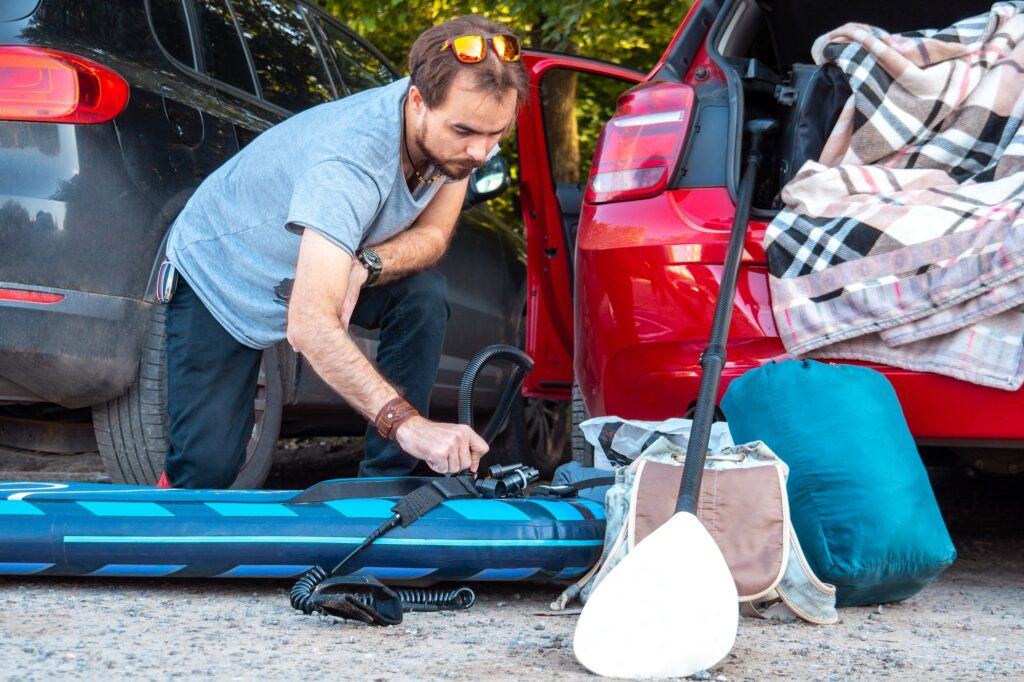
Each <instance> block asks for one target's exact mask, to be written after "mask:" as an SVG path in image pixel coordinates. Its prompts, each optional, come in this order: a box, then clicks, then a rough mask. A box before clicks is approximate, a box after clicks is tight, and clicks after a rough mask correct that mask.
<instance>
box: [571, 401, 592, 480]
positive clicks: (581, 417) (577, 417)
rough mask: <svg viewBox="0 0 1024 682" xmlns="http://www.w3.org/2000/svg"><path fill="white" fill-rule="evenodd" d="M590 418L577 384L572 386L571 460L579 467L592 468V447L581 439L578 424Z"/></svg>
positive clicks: (580, 430) (581, 434) (584, 439)
mask: <svg viewBox="0 0 1024 682" xmlns="http://www.w3.org/2000/svg"><path fill="white" fill-rule="evenodd" d="M589 418H590V415H588V414H587V406H586V405H585V404H584V402H583V393H582V392H581V391H580V387H579V384H576V383H574V384H573V385H572V460H573V461H574V462H576V463H578V464H580V465H581V466H585V467H592V466H594V446H593V445H591V444H590V443H588V442H587V439H586V438H584V437H583V430H582V429H580V424H582V423H583V422H585V421H586V420H587V419H589Z"/></svg>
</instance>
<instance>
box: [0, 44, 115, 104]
mask: <svg viewBox="0 0 1024 682" xmlns="http://www.w3.org/2000/svg"><path fill="white" fill-rule="evenodd" d="M127 103H128V83H127V82H125V80H124V79H123V78H121V76H119V75H118V74H117V73H115V72H114V71H113V70H111V69H109V68H107V67H105V66H102V65H100V64H97V63H96V62H94V61H92V60H90V59H85V58H84V57H78V56H75V55H72V54H68V53H66V52H60V51H58V50H51V49H49V48H41V47H29V46H25V45H0V120H6V121H45V122H49V123H102V122H104V121H109V120H110V119H112V118H114V117H115V116H117V115H118V114H119V113H121V111H123V110H124V107H125V105H126V104H127Z"/></svg>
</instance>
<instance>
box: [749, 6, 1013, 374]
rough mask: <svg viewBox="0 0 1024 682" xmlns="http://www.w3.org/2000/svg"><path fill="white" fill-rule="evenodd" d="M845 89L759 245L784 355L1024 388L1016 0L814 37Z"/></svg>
mask: <svg viewBox="0 0 1024 682" xmlns="http://www.w3.org/2000/svg"><path fill="white" fill-rule="evenodd" d="M813 53H814V57H815V61H816V62H817V63H819V64H820V63H824V62H833V63H835V64H836V65H837V66H839V68H841V69H842V70H843V72H844V73H845V74H846V75H847V78H848V79H849V82H850V85H851V87H852V90H853V95H852V96H851V98H850V100H849V101H848V102H847V104H846V107H845V108H844V110H843V113H842V114H841V115H840V118H839V122H838V123H837V125H836V127H835V129H834V130H833V132H832V134H831V136H830V137H829V139H828V141H827V142H826V145H825V149H824V151H823V152H822V156H821V158H820V159H819V162H817V163H816V162H813V161H811V162H808V163H807V164H806V165H805V166H804V167H803V168H802V169H801V170H800V172H799V173H798V174H797V175H796V177H795V178H794V179H793V181H792V182H790V183H789V184H788V185H787V186H786V187H785V188H784V190H783V192H782V199H783V201H784V202H785V205H786V208H785V210H783V211H781V212H780V213H779V214H778V216H777V217H776V218H775V219H774V220H773V221H772V222H771V224H770V225H769V228H768V231H767V234H766V237H765V247H766V250H767V254H768V264H769V273H770V282H771V291H772V301H773V311H774V315H775V320H776V324H777V326H778V331H779V334H780V336H781V337H782V340H783V343H784V344H785V346H786V349H787V351H788V352H789V353H790V354H791V355H793V356H813V357H823V358H848V359H860V360H867V361H871V362H878V363H882V364H887V365H893V366H896V367H903V368H907V369H912V370H917V371H931V372H936V373H939V374H945V375H948V376H953V377H956V378H958V379H963V380H965V381H970V382H974V383H977V384H982V385H985V386H994V387H997V388H1002V389H1006V390H1016V389H1018V388H1020V386H1021V385H1022V383H1024V361H1022V358H1024V307H1022V306H1024V212H1022V208H1024V129H1022V128H1021V117H1022V114H1024V2H1000V3H997V4H995V5H993V7H992V9H991V11H990V12H989V13H988V14H984V15H980V16H977V17H974V18H971V19H966V20H964V21H961V22H959V23H957V24H954V25H953V26H951V27H949V28H947V29H943V30H926V31H918V32H912V33H904V34H898V35H896V34H888V33H886V32H885V31H882V30H880V29H878V28H874V27H871V26H866V25H863V24H847V25H845V26H842V27H840V28H838V29H836V30H834V31H832V32H830V33H828V34H826V35H824V36H822V37H821V38H819V39H818V40H817V42H816V43H815V45H814V50H813Z"/></svg>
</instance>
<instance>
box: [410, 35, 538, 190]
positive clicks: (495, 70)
mask: <svg viewBox="0 0 1024 682" xmlns="http://www.w3.org/2000/svg"><path fill="white" fill-rule="evenodd" d="M463 35H478V36H483V37H485V38H487V39H486V43H485V48H486V50H485V53H484V54H485V56H484V58H483V59H482V60H481V61H479V62H475V63H464V62H462V61H460V60H459V58H458V57H457V56H456V53H455V51H454V50H452V49H451V48H450V47H447V48H446V47H445V44H446V43H447V42H448V41H452V40H454V39H455V38H457V37H459V36H463ZM494 35H509V30H508V29H507V28H505V27H504V26H502V25H501V24H498V23H495V22H493V21H490V20H488V19H486V18H484V17H481V16H475V15H472V16H465V17H459V18H458V19H453V20H451V21H447V22H445V23H443V24H438V25H437V26H434V27H433V28H429V29H427V30H426V31H424V32H423V33H421V34H420V37H419V38H417V39H416V42H415V43H413V46H412V49H410V51H409V73H410V87H409V106H410V111H411V113H412V115H413V117H414V125H415V130H416V136H415V138H414V139H413V140H412V142H413V143H414V144H415V145H416V146H417V148H418V149H419V151H420V153H422V154H423V155H424V156H425V157H426V158H427V159H429V160H430V161H431V162H432V163H434V164H435V165H436V166H437V167H438V168H440V169H441V172H442V173H444V174H445V175H447V176H449V177H451V178H457V179H462V178H464V177H466V176H467V175H469V173H470V172H471V171H472V170H473V169H475V168H479V167H480V166H481V165H482V164H483V162H484V160H485V159H486V158H487V154H488V152H490V150H491V149H492V148H493V147H494V145H495V144H496V143H497V142H498V140H500V139H501V138H502V137H503V136H504V135H505V134H506V133H507V132H508V131H509V130H511V128H512V124H513V123H514V122H515V115H516V112H517V111H518V110H519V106H520V105H521V104H522V103H523V102H524V101H525V100H526V97H527V94H528V92H529V78H528V76H527V75H526V70H525V69H524V68H523V65H522V63H521V62H520V61H504V60H503V59H501V58H499V56H498V52H497V49H496V48H495V46H494V41H493V38H490V37H489V36H494Z"/></svg>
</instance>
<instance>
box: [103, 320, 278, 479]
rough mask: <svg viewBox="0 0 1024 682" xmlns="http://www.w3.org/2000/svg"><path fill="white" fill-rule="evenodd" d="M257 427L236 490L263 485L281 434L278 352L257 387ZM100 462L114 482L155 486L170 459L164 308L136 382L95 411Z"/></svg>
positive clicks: (269, 356) (267, 356)
mask: <svg viewBox="0 0 1024 682" xmlns="http://www.w3.org/2000/svg"><path fill="white" fill-rule="evenodd" d="M253 409H254V411H255V418H256V420H255V424H254V425H253V430H252V435H251V436H250V438H249V444H248V446H247V447H246V453H245V464H243V465H242V468H241V470H240V471H239V472H238V476H237V477H236V478H235V482H234V483H233V484H232V486H231V487H232V488H258V487H260V486H261V485H263V482H264V481H265V480H266V478H267V474H268V473H269V472H270V465H271V464H272V463H273V456H274V451H275V450H276V449H277V436H278V433H279V432H280V429H281V373H280V371H279V369H278V361H277V352H276V350H275V349H273V348H269V349H267V350H266V351H264V353H263V362H262V364H261V365H260V373H259V382H258V384H257V388H256V400H255V402H254V406H253ZM92 416H93V430H94V431H95V433H96V444H97V446H98V448H99V451H100V457H101V458H102V460H103V464H104V466H105V467H106V469H107V473H108V474H109V475H110V478H111V480H113V481H114V482H115V483H129V484H141V485H152V484H154V483H156V481H157V479H158V478H159V477H160V473H161V472H162V471H163V468H164V460H165V457H166V455H167V357H166V337H165V331H164V308H163V306H153V311H152V312H151V313H150V318H149V327H148V329H147V332H146V338H145V342H144V343H143V348H142V357H141V358H139V370H138V374H137V376H136V380H135V382H134V383H133V384H132V385H131V387H129V389H128V390H127V391H126V392H125V393H124V394H122V395H121V396H119V397H117V398H114V399H113V400H111V401H110V402H107V403H104V404H102V405H97V406H95V407H93V410H92Z"/></svg>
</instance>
